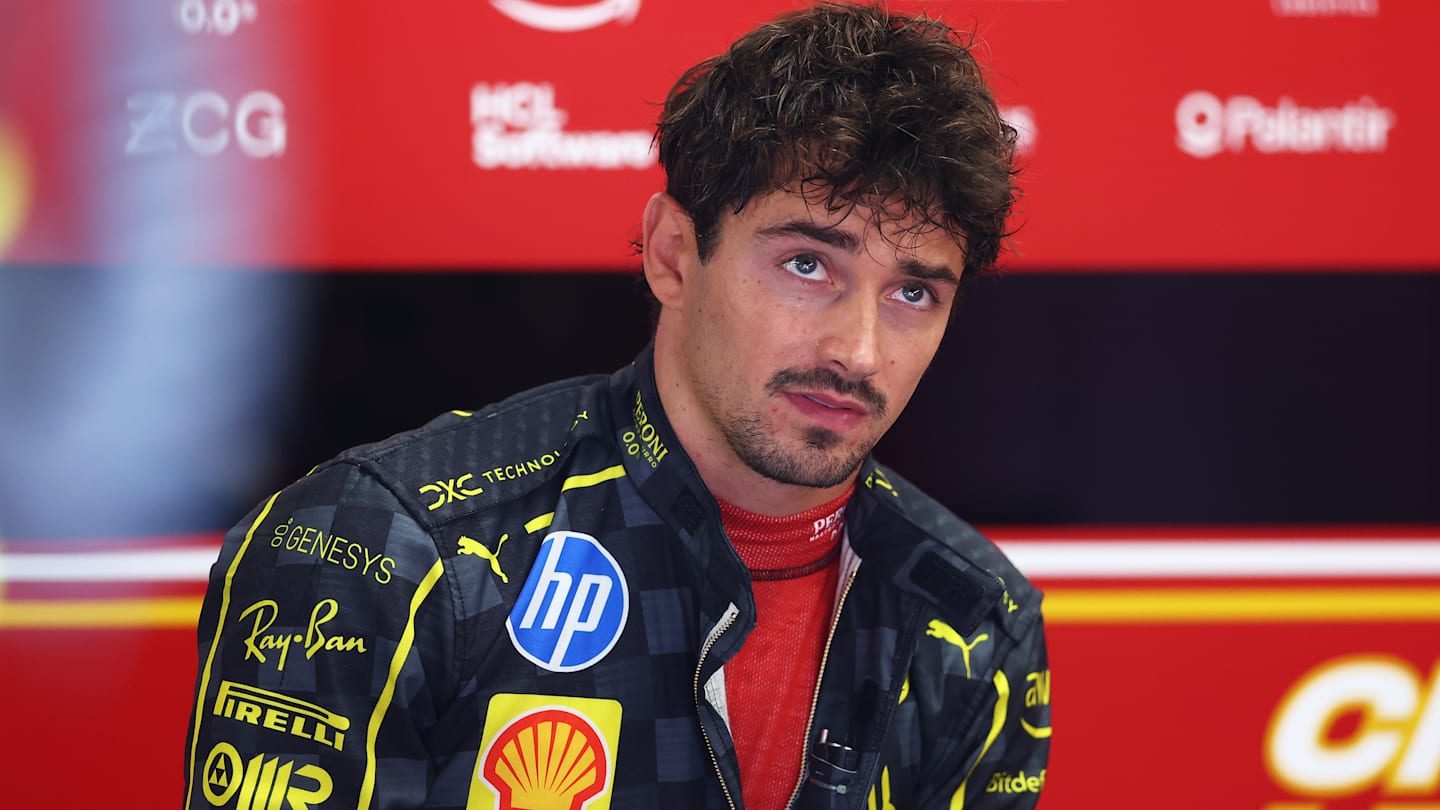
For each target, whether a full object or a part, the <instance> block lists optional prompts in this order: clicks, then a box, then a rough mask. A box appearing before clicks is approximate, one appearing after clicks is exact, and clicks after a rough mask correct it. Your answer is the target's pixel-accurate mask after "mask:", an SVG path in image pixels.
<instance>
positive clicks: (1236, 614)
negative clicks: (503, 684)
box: [0, 515, 1440, 629]
mask: <svg viewBox="0 0 1440 810" xmlns="http://www.w3.org/2000/svg"><path fill="white" fill-rule="evenodd" d="M543 517H550V516H549V515H545V516H543ZM527 528H529V526H527ZM536 528H539V527H538V526H537V527H536ZM200 601H201V600H200V597H198V596H174V597H157V598H149V599H66V600H48V599H33V600H0V629H6V628H45V627H50V628H67V627H68V628H85V627H95V628H126V627H176V628H180V627H194V626H195V623H196V621H197V620H198V619H199V617H200ZM1045 620H1046V622H1047V623H1048V624H1051V625H1054V624H1165V623H1170V624H1186V623H1202V622H1213V623H1219V624H1228V623H1261V622H1286V623H1294V622H1370V621H1390V622H1432V621H1440V584H1437V585H1436V586H1435V587H1433V588H1426V587H1414V586H1409V587H1404V588H1387V587H1380V586H1377V587H1374V588H1355V587H1334V588H1218V587H1217V588H1053V589H1047V590H1046V591H1045Z"/></svg>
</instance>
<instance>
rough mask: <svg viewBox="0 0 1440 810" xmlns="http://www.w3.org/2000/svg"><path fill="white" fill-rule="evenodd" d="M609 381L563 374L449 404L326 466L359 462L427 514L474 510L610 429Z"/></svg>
mask: <svg viewBox="0 0 1440 810" xmlns="http://www.w3.org/2000/svg"><path fill="white" fill-rule="evenodd" d="M610 380H611V378H610V377H609V376H607V375H600V374H596V375H589V376H585V377H575V378H571V379H566V380H559V381H556V382H552V383H548V384H546V385H542V386H539V387H537V388H532V389H530V390H528V391H523V392H521V393H519V394H516V395H514V396H511V397H509V398H507V399H504V400H502V401H500V402H497V403H494V404H491V405H487V406H485V407H483V408H479V409H476V410H453V411H448V412H446V413H443V414H441V415H439V416H437V417H435V418H434V419H432V420H431V421H429V422H428V423H426V424H425V425H423V426H421V427H419V428H416V429H413V430H408V431H404V432H402V433H397V434H395V435H393V436H390V437H389V438H387V439H384V440H382V441H378V442H374V443H371V444H365V445H360V446H357V447H353V448H351V449H349V450H346V451H345V452H343V453H341V454H340V455H338V456H336V457H335V458H334V459H332V460H331V461H329V462H326V464H324V465H321V466H322V467H324V466H328V465H331V464H344V465H351V466H355V467H359V468H360V469H362V470H364V471H365V472H367V473H369V474H370V475H371V476H373V477H374V478H376V479H378V480H379V481H380V482H381V483H383V484H384V485H385V486H386V487H387V488H388V489H390V490H391V492H392V493H393V494H394V495H395V497H396V498H397V499H398V500H400V501H401V503H402V504H405V505H406V506H408V507H409V508H410V511H411V512H412V513H415V514H417V515H419V516H421V517H422V518H430V517H434V518H447V519H448V518H450V517H454V516H456V515H457V514H459V513H461V512H473V511H475V509H477V508H483V507H485V506H488V505H493V504H495V503H498V502H500V501H507V500H511V499H512V498H513V497H517V496H518V495H519V494H522V493H523V492H524V491H528V490H529V489H532V488H533V487H534V485H538V484H540V483H542V482H544V481H546V480H549V479H550V478H551V477H552V476H553V475H554V474H555V473H557V472H559V471H560V469H561V468H563V466H564V463H563V462H564V461H565V459H566V458H567V457H568V456H569V455H570V453H571V451H572V450H573V449H574V448H575V447H576V446H577V445H578V444H579V443H580V442H582V441H584V440H585V439H586V438H589V437H592V436H598V435H603V434H604V432H605V428H604V425H605V424H606V423H607V418H608V417H607V416H606V412H607V409H608V405H607V397H608V392H609V384H610ZM422 522H427V523H428V522H430V521H429V520H423V521H422Z"/></svg>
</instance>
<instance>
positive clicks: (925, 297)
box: [899, 284, 935, 305]
mask: <svg viewBox="0 0 1440 810" xmlns="http://www.w3.org/2000/svg"><path fill="white" fill-rule="evenodd" d="M899 295H900V300H902V301H904V302H905V303H907V304H917V305H919V304H926V303H930V302H933V301H934V300H935V297H934V296H933V295H931V294H930V290H929V289H928V288H927V287H926V286H925V285H924V284H906V285H905V286H903V287H901V288H900V291H899Z"/></svg>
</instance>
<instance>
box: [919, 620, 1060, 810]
mask: <svg viewBox="0 0 1440 810" xmlns="http://www.w3.org/2000/svg"><path fill="white" fill-rule="evenodd" d="M988 694H989V698H988V699H987V700H986V701H985V702H984V703H983V705H982V707H981V710H980V711H979V712H978V713H977V714H976V716H975V720H974V722H973V725H972V726H971V729H970V733H971V739H973V740H975V741H976V743H977V749H976V750H978V751H979V755H978V758H977V757H974V756H972V757H971V758H970V759H969V762H970V763H972V764H971V765H970V766H969V771H968V772H967V773H965V774H963V778H962V780H961V781H960V784H959V786H958V787H957V788H956V789H955V790H954V792H948V791H947V793H946V796H948V798H949V800H950V801H949V804H948V807H949V808H950V810H961V808H964V809H965V810H1026V809H1028V808H1032V807H1034V806H1035V804H1036V803H1037V802H1038V801H1039V800H1040V791H1041V789H1042V788H1043V787H1044V785H1045V772H1046V767H1047V761H1048V759H1049V755H1050V666H1049V662H1048V658H1047V656H1046V650H1045V630H1044V623H1043V620H1042V619H1041V618H1039V617H1037V618H1036V619H1035V621H1034V623H1033V624H1032V626H1031V629H1030V630H1029V632H1028V633H1027V634H1026V635H1025V636H1024V637H1023V638H1022V639H1021V640H1020V641H1019V642H1018V643H1017V644H1016V645H1015V646H1014V647H1012V648H1011V649H1010V651H1009V653H1008V654H1007V655H1005V657H1004V659H1003V660H1002V661H1001V664H1000V666H999V667H998V668H996V670H995V673H994V675H993V676H992V678H991V684H990V687H989V692H988ZM942 806H944V805H942Z"/></svg>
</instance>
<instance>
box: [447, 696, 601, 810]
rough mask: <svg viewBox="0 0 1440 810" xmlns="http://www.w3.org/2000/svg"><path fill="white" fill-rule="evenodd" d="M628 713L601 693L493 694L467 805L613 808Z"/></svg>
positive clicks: (493, 809)
mask: <svg viewBox="0 0 1440 810" xmlns="http://www.w3.org/2000/svg"><path fill="white" fill-rule="evenodd" d="M620 715H621V707H620V703H619V702H617V701H614V700H603V699H599V698H576V697H560V696H555V695H518V694H499V695H496V696H495V697H493V698H491V699H490V705H489V709H488V710H487V712H486V715H485V732H484V736H483V738H482V739H483V741H484V742H483V744H482V746H481V749H480V755H479V758H478V760H479V761H478V762H477V763H476V766H475V781H474V782H473V783H472V784H471V789H470V795H469V797H468V799H467V800H466V803H465V807H466V810H522V808H537V807H553V808H557V809H558V808H565V810H582V808H583V810H607V808H609V807H610V796H611V787H612V785H613V784H614V776H615V754H616V752H617V750H618V748H619V743H620Z"/></svg>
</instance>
